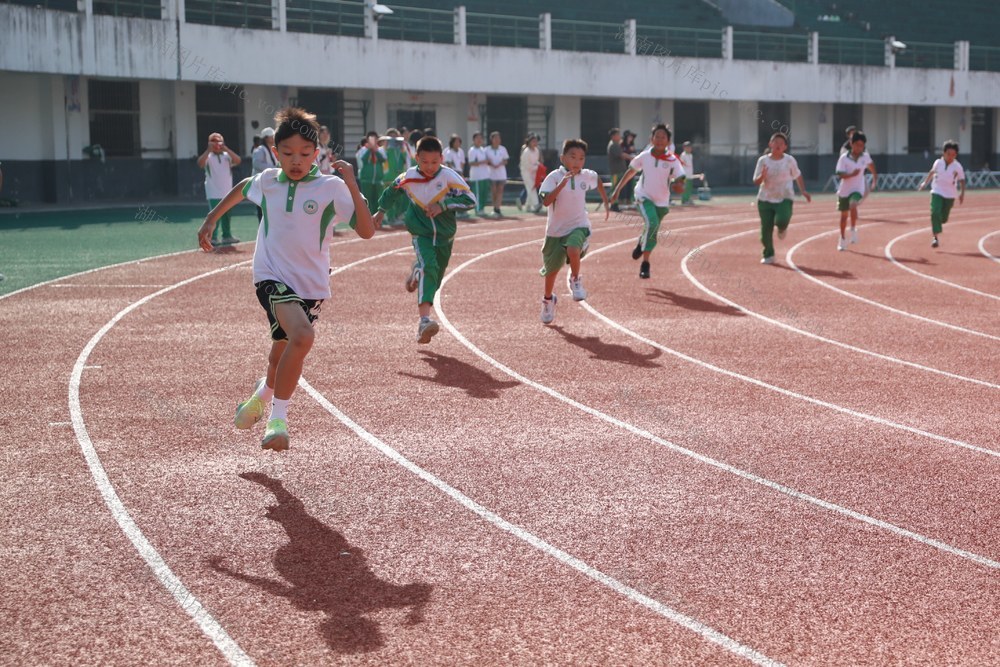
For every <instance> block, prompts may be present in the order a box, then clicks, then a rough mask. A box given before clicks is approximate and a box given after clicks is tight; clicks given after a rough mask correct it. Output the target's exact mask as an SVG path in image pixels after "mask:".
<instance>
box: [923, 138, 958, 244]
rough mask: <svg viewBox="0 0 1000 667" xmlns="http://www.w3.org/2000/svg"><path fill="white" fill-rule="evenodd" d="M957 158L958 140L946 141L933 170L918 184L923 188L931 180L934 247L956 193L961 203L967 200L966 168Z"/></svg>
mask: <svg viewBox="0 0 1000 667" xmlns="http://www.w3.org/2000/svg"><path fill="white" fill-rule="evenodd" d="M956 158H958V142H957V141H952V140H948V141H946V142H944V149H943V150H942V151H941V157H939V158H938V159H936V160H934V164H933V165H931V170H930V171H929V172H927V175H926V176H924V179H923V180H922V181H920V185H918V186H917V190H923V189H924V188H925V187H926V186H927V182H928V181H931V232H932V233H933V234H934V239H933V240H932V241H931V247H932V248H936V247H938V245H939V242H938V234H940V233H941V226H942V225H944V223H946V222H948V216H949V215H951V207H952V206H954V205H955V197H956V195H957V196H958V203H959V204H961V203H962V202H963V201H965V169H963V168H962V164H961V163H960V162H959V161H958V160H957V159H956ZM959 190H961V192H959Z"/></svg>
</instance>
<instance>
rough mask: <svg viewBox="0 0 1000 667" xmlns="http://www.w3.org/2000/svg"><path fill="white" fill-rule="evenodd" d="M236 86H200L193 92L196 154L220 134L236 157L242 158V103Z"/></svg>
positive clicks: (239, 89)
mask: <svg viewBox="0 0 1000 667" xmlns="http://www.w3.org/2000/svg"><path fill="white" fill-rule="evenodd" d="M241 90H242V88H241V87H239V86H227V87H225V88H222V87H221V86H217V85H212V84H202V85H199V86H198V87H197V88H196V89H195V102H194V105H195V113H196V114H197V118H198V121H197V122H198V142H197V145H198V152H199V153H201V152H202V151H204V150H205V146H206V145H208V135H210V134H211V133H212V132H218V133H220V134H221V135H222V136H223V137H224V138H225V140H226V145H227V146H229V147H230V148H231V149H233V151H234V152H235V153H236V154H237V155H243V102H242V100H240V95H239V93H240V91H241Z"/></svg>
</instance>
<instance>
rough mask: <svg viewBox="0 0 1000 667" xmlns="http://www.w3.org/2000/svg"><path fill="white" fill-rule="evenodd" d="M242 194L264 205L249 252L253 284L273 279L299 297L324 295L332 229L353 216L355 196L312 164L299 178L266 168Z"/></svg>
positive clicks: (327, 288)
mask: <svg viewBox="0 0 1000 667" xmlns="http://www.w3.org/2000/svg"><path fill="white" fill-rule="evenodd" d="M243 196H244V197H246V198H247V199H248V200H249V201H251V202H253V203H254V204H257V205H258V206H260V207H261V208H263V209H264V216H263V219H262V220H261V223H260V225H259V226H258V228H257V248H256V249H255V250H254V253H253V281H254V283H259V282H260V281H262V280H276V281H278V282H281V283H284V284H286V285H288V286H289V287H291V288H292V289H293V290H295V293H296V294H298V295H299V296H301V297H302V298H303V299H329V298H330V237H331V232H332V230H333V227H334V225H336V224H338V223H341V222H350V221H351V220H352V219H353V218H354V199H353V198H352V197H351V191H350V190H348V189H347V185H346V184H345V183H344V181H342V180H341V179H340V177H339V176H325V175H323V174H320V173H319V167H316V166H314V167H313V168H312V170H311V171H310V172H309V174H308V175H307V176H305V177H304V178H302V180H300V181H298V182H296V181H293V180H290V179H289V178H288V177H287V176H286V175H285V172H283V171H282V170H281V169H278V168H275V169H265V170H264V171H262V172H261V173H259V174H257V175H256V176H254V177H253V178H251V179H250V182H249V183H247V184H246V185H245V186H244V187H243ZM262 202H263V203H262Z"/></svg>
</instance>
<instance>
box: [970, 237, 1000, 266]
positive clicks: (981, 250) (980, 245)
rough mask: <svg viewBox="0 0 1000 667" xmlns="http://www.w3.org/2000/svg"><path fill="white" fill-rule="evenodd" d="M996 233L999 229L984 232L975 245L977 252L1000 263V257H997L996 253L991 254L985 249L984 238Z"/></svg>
mask: <svg viewBox="0 0 1000 667" xmlns="http://www.w3.org/2000/svg"><path fill="white" fill-rule="evenodd" d="M997 234H1000V229H998V230H996V231H995V232H990V233H989V234H986V235H985V236H983V237H982V238H981V239H979V243H978V244H976V245H977V246H978V247H979V252H981V253H983V255H984V256H986V257H989V258H990V259H992V260H993V261H994V262H996V263H998V264H1000V257H997V256H996V255H991V254H990V252H989V250H987V249H986V239H988V238H989V237H991V236H996V235H997Z"/></svg>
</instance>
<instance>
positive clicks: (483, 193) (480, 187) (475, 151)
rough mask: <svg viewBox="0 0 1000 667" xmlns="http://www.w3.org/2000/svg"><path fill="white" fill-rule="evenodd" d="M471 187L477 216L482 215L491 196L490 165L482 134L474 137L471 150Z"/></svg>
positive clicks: (479, 133)
mask: <svg viewBox="0 0 1000 667" xmlns="http://www.w3.org/2000/svg"><path fill="white" fill-rule="evenodd" d="M469 187H471V188H472V194H473V195H475V197H476V214H477V215H482V213H483V211H485V210H486V199H487V196H488V195H489V194H490V163H489V162H487V160H486V147H485V146H483V133H482V132H476V133H475V134H473V135H472V147H471V148H469Z"/></svg>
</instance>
